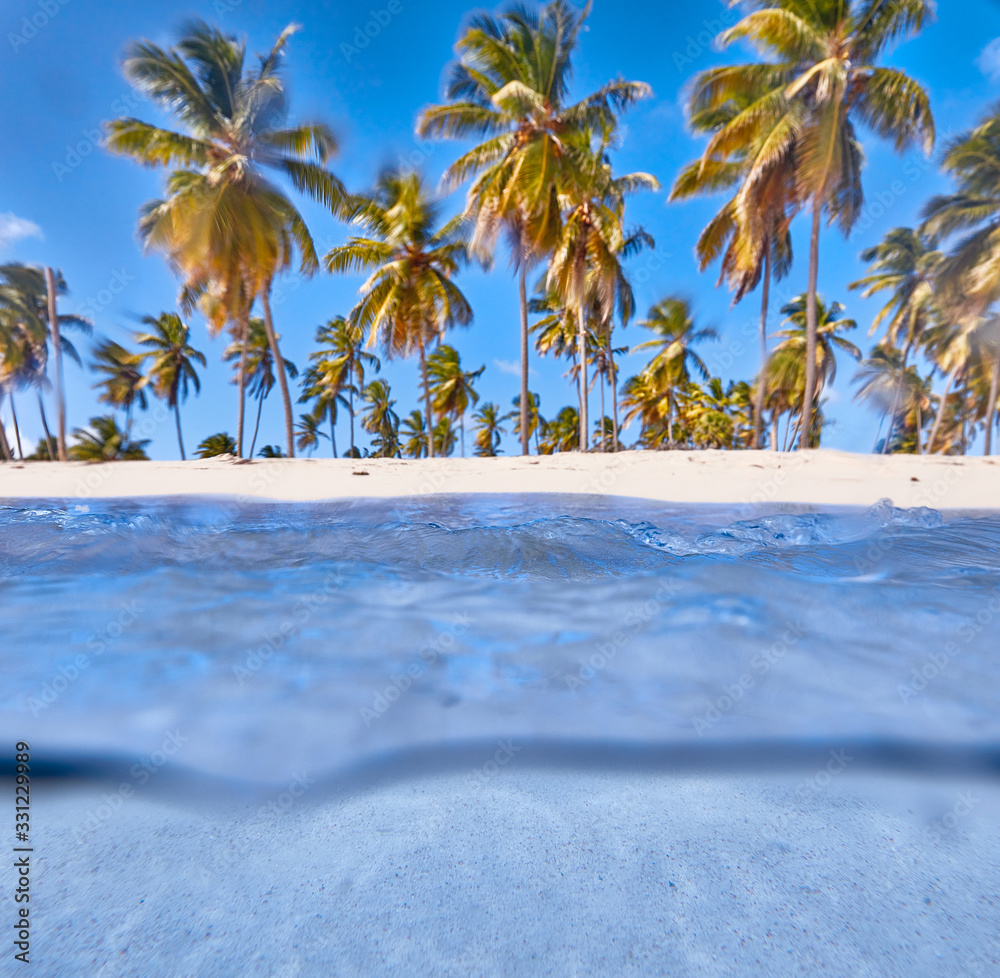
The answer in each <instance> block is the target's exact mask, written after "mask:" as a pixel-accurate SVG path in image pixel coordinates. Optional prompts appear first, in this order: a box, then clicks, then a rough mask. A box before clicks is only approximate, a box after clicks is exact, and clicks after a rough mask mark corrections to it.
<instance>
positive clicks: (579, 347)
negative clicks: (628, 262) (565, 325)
mask: <svg viewBox="0 0 1000 978" xmlns="http://www.w3.org/2000/svg"><path fill="white" fill-rule="evenodd" d="M576 356H577V359H578V360H579V361H580V451H581V452H585V451H587V449H588V448H589V444H590V439H589V436H588V432H589V428H588V427H587V422H588V420H589V419H588V418H587V310H586V308H585V307H584V304H583V302H581V303H580V308H579V310H578V311H577V334H576Z"/></svg>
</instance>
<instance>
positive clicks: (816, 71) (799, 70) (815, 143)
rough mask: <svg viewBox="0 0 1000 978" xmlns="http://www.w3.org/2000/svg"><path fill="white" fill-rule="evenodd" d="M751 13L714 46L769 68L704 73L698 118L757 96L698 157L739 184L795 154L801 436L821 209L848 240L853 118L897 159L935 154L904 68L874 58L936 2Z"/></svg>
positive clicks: (887, 0) (856, 202)
mask: <svg viewBox="0 0 1000 978" xmlns="http://www.w3.org/2000/svg"><path fill="white" fill-rule="evenodd" d="M750 6H751V11H750V13H748V14H747V15H746V16H745V17H744V18H743V19H742V20H741V21H740V22H739V23H737V24H736V25H735V26H734V27H732V28H730V29H729V30H728V31H726V32H725V33H724V34H722V35H721V38H720V40H721V42H722V43H723V45H729V44H732V43H733V42H735V41H740V40H747V41H749V42H750V43H751V44H752V45H754V46H755V47H756V48H757V49H758V50H759V51H760V52H761V54H762V55H763V56H764V57H765V58H768V57H770V58H772V59H773V60H767V61H764V62H758V63H753V64H748V65H729V66H725V67H721V68H716V69H714V70H713V71H711V72H705V73H704V74H703V75H702V76H701V78H700V79H699V89H700V90H699V91H698V92H697V93H696V98H697V100H698V105H699V107H700V108H701V109H702V110H704V111H710V110H712V109H716V108H719V107H720V106H724V105H725V104H726V103H727V102H728V101H729V100H730V99H731V98H732V97H733V96H734V95H738V94H739V93H740V92H748V91H749V92H752V93H754V94H755V95H756V96H757V97H755V98H754V100H753V101H752V102H751V104H750V105H748V106H747V107H746V108H744V109H743V110H742V111H740V112H739V113H738V114H736V115H735V116H734V117H733V118H732V119H731V120H730V121H729V122H727V123H726V124H725V125H723V126H722V127H721V128H720V129H719V130H718V131H717V132H716V133H715V134H714V135H713V137H712V139H711V141H710V142H709V145H708V147H707V149H706V151H705V157H704V158H705V159H723V160H728V159H732V158H733V157H735V158H736V159H738V160H739V161H740V162H742V163H745V165H746V168H747V172H746V176H745V177H744V178H743V179H744V181H758V180H762V179H764V177H765V175H766V174H767V173H768V171H769V170H770V168H771V167H772V166H773V164H774V161H775V160H776V159H777V158H779V157H780V156H782V155H783V154H784V153H785V152H787V151H788V150H789V149H791V150H793V152H794V159H795V185H796V198H797V200H798V201H799V202H801V203H802V204H803V205H806V204H808V205H809V206H810V208H811V211H812V229H811V234H810V243H809V280H808V288H807V292H806V297H807V299H806V335H805V340H806V347H807V351H806V363H805V369H806V376H805V386H804V389H803V397H802V412H803V415H802V421H801V423H800V429H801V430H803V431H811V430H812V427H813V425H812V422H811V420H810V419H811V412H812V410H813V406H814V402H815V395H816V385H817V376H816V363H817V357H816V344H817V329H818V322H819V320H818V308H817V282H818V276H819V237H820V225H821V223H822V217H823V214H824V212H826V213H827V214H828V215H829V220H830V222H831V223H832V222H836V223H837V224H838V226H839V227H840V229H841V230H842V231H843V232H844V234H845V235H846V234H848V233H849V232H850V230H851V228H852V227H853V226H854V223H855V221H856V220H857V218H858V216H859V215H860V213H861V209H862V206H863V203H864V195H863V191H862V184H861V172H862V169H863V167H864V154H863V152H862V149H861V144H860V141H859V139H858V136H857V132H856V129H855V123H856V122H860V123H862V124H864V125H865V126H867V127H868V128H869V129H871V130H872V131H873V132H874V133H875V134H877V135H879V136H881V137H882V138H885V139H890V140H892V142H893V145H894V147H895V149H896V150H897V151H899V152H902V151H904V150H905V149H907V148H908V147H909V146H911V145H912V144H913V143H915V142H920V143H921V144H922V146H923V149H924V151H925V152H926V153H928V154H929V153H930V151H931V150H932V149H933V146H934V120H933V117H932V115H931V110H930V102H929V99H928V97H927V93H926V92H925V91H924V89H923V88H922V87H921V86H920V85H919V84H917V83H916V82H915V81H913V79H911V78H909V77H908V76H907V75H906V74H905V73H904V72H902V71H899V70H898V69H895V68H887V67H884V66H881V65H879V64H878V61H879V59H880V57H881V56H882V55H883V54H884V52H885V50H886V48H888V47H889V46H890V45H891V44H893V43H894V42H896V41H898V40H901V39H904V38H906V37H908V36H911V35H913V34H915V33H917V32H918V31H919V30H920V29H921V28H922V27H923V25H924V24H925V23H926V22H927V21H928V20H930V18H931V17H932V16H933V12H934V5H933V2H932V0H855V2H853V3H851V2H849V0H815V2H810V3H808V4H807V3H803V2H801V0H773V2H770V3H768V2H767V0H754V2H753V3H751V4H750ZM758 93H759V94H758ZM747 147H752V150H751V152H750V153H749V154H746V151H747Z"/></svg>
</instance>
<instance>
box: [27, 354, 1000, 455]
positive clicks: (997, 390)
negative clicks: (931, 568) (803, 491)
mask: <svg viewBox="0 0 1000 978" xmlns="http://www.w3.org/2000/svg"><path fill="white" fill-rule="evenodd" d="M989 396H990V400H989V405H988V408H987V411H986V447H985V448H984V449H983V454H984V455H990V454H992V450H993V422H994V421H996V416H997V397H998V396H1000V349H998V350H996V351H995V352H994V354H993V375H992V376H991V377H990V395H989ZM13 403H14V399H13V398H11V404H13Z"/></svg>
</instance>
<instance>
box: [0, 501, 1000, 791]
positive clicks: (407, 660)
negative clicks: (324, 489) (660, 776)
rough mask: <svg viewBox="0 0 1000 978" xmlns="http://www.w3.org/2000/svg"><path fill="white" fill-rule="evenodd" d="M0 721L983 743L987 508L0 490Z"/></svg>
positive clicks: (218, 758)
mask: <svg viewBox="0 0 1000 978" xmlns="http://www.w3.org/2000/svg"><path fill="white" fill-rule="evenodd" d="M0 528H2V533H0V576H2V582H3V593H4V610H5V614H4V632H5V643H4V644H5V647H6V649H7V652H6V654H5V655H4V656H3V660H2V666H0V668H2V670H3V685H2V690H3V693H2V696H3V719H2V721H0V726H2V731H0V732H2V734H3V735H4V736H6V737H7V738H8V740H9V739H10V738H11V737H14V738H15V739H16V738H26V737H30V738H31V739H32V741H33V742H34V743H33V747H34V750H35V756H36V757H38V758H42V757H50V758H52V759H58V758H66V757H72V756H86V757H90V758H101V757H107V758H121V759H126V760H127V759H129V758H137V757H141V756H144V755H145V754H147V753H148V752H150V751H152V750H155V749H156V748H157V747H158V746H159V745H160V743H161V742H162V740H163V737H164V736H165V734H166V732H169V731H179V732H180V734H181V736H182V737H183V741H184V746H183V748H182V749H181V750H180V751H179V752H178V755H177V757H176V759H175V760H176V764H177V765H178V766H179V767H181V768H184V769H186V770H188V771H190V772H193V773H199V772H200V773H202V774H206V773H207V774H212V775H214V776H222V777H226V778H232V779H234V780H242V781H271V782H274V781H280V780H281V779H282V778H285V777H286V776H287V773H288V772H289V771H290V770H297V769H301V768H305V769H308V770H310V771H312V772H316V773H317V774H320V775H324V774H330V775H332V774H335V773H336V772H339V771H344V770H347V769H349V768H351V767H352V766H356V765H358V764H359V763H363V762H365V760H366V759H370V758H373V757H376V756H384V755H385V754H386V752H393V751H399V750H402V749H406V750H409V751H419V750H421V749H424V748H427V749H433V748H435V747H437V748H441V749H445V748H447V747H448V746H449V745H452V746H454V745H457V744H461V743H468V742H479V741H483V742H487V741H489V740H490V739H491V738H498V737H507V738H511V737H513V738H515V739H517V738H520V739H521V741H522V742H528V741H531V740H534V741H538V742H543V741H544V742H552V743H554V742H559V743H561V744H564V745H565V744H573V743H578V744H584V743H588V744H594V743H595V742H597V743H602V744H606V745H614V744H629V745H632V746H633V747H634V746H635V745H639V746H648V747H650V748H651V749H656V750H662V749H663V748H664V747H670V746H675V747H677V746H685V745H686V746H687V747H691V746H694V745H705V744H710V745H722V744H725V745H739V744H748V743H754V742H768V743H770V744H781V743H786V744H794V743H802V742H806V741H809V740H817V739H818V740H824V741H827V740H828V741H830V742H837V741H838V739H839V740H840V741H850V742H858V741H863V740H869V741H873V742H874V741H885V742H908V741H913V742H920V743H924V744H937V745H941V746H945V747H955V746H958V747H961V748H969V749H976V748H988V747H990V746H991V745H995V744H997V743H1000V681H998V680H1000V657H998V656H997V655H996V647H997V642H996V635H997V628H996V623H997V621H998V620H1000V618H998V616H1000V517H998V516H996V515H980V516H977V517H958V518H948V519H944V518H942V516H941V515H940V514H938V513H936V512H935V511H933V510H927V509H920V510H900V509H896V508H894V507H892V505H891V504H890V503H888V502H885V501H883V502H882V503H879V504H878V505H877V506H874V507H872V508H871V509H869V510H867V511H855V510H843V511H838V512H825V513H816V512H789V511H785V512H776V513H771V514H768V515H759V514H754V513H752V512H748V511H746V510H734V509H729V510H726V509H724V508H718V507H716V508H701V509H699V508H694V507H677V506H668V505H662V504H650V503H644V502H640V501H636V500H603V501H598V500H595V499H594V498H593V497H555V496H547V497H499V496H498V497H428V498H421V499H410V500H390V501H383V502H371V501H369V502H360V501H346V502H338V503H330V504H322V505H319V504H316V505H293V504H264V503H261V504H249V505H247V504H239V505H238V504H236V503H230V502H228V501H226V500H198V499H188V500H182V501H176V500H175V501H169V500H164V501H158V502H153V503H142V504H138V503H123V502H122V503H116V502H105V503H100V504H96V503H94V502H89V503H83V502H80V501H78V500H70V501H63V502H58V501H51V500H49V501H39V502H37V503H35V504H32V505H12V506H6V507H2V508H0Z"/></svg>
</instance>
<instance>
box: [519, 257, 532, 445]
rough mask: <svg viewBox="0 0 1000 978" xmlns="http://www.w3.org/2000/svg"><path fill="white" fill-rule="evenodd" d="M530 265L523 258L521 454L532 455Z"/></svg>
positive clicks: (521, 273)
mask: <svg viewBox="0 0 1000 978" xmlns="http://www.w3.org/2000/svg"><path fill="white" fill-rule="evenodd" d="M527 276H528V263H527V261H525V260H524V256H522V257H521V271H520V275H519V281H518V291H519V293H520V299H521V405H520V407H521V454H522V455H530V454H531V448H530V442H529V434H528V428H529V423H528V286H527Z"/></svg>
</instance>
